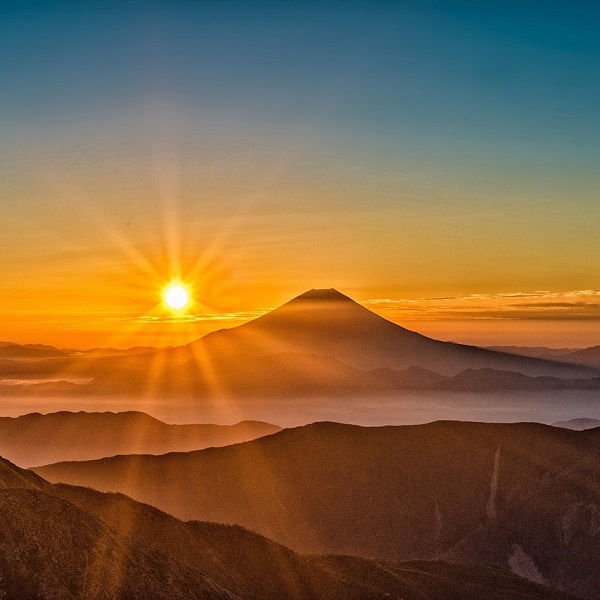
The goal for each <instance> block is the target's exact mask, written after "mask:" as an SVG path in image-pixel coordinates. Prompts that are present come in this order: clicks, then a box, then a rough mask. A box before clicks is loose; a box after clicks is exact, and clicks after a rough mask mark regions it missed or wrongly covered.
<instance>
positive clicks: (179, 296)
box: [163, 283, 190, 310]
mask: <svg viewBox="0 0 600 600" xmlns="http://www.w3.org/2000/svg"><path fill="white" fill-rule="evenodd" d="M163 298H164V300H165V304H166V305H167V306H168V307H169V308H172V309H173V310H182V309H184V308H185V307H186V306H188V304H189V303H190V294H189V292H188V291H187V290H186V289H185V287H184V286H182V285H181V284H179V283H171V284H170V285H168V286H167V287H166V288H165V290H164V292H163Z"/></svg>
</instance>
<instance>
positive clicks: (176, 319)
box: [105, 309, 268, 323]
mask: <svg viewBox="0 0 600 600" xmlns="http://www.w3.org/2000/svg"><path fill="white" fill-rule="evenodd" d="M267 311H268V309H265V310H255V311H239V312H225V313H194V314H182V315H142V316H139V317H120V318H108V319H105V320H107V321H112V322H122V323H203V322H214V321H217V322H218V321H226V322H238V321H239V322H241V321H249V320H250V319H256V318H257V317H260V316H261V315H263V314H265V312H267Z"/></svg>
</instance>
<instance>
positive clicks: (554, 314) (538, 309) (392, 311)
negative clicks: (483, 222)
mask: <svg viewBox="0 0 600 600" xmlns="http://www.w3.org/2000/svg"><path fill="white" fill-rule="evenodd" d="M362 304H363V305H364V306H366V307H367V308H369V309H371V310H373V311H375V312H378V313H381V314H382V315H383V316H386V317H388V318H391V319H393V320H396V321H400V320H406V321H410V320H425V319H427V320H462V319H485V320H489V319H509V320H545V319H547V320H552V319H567V320H600V291H599V290H572V291H568V292H551V291H547V290H539V291H534V292H519V291H515V292H502V293H497V294H465V295H458V296H445V297H434V298H374V299H372V300H366V301H364V302H362Z"/></svg>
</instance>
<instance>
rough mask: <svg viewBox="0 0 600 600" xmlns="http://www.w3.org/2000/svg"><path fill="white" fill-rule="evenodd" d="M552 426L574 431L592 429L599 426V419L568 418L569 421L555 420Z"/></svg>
mask: <svg viewBox="0 0 600 600" xmlns="http://www.w3.org/2000/svg"><path fill="white" fill-rule="evenodd" d="M552 425H553V426H554V427H562V428H563V429H574V430H575V431H584V430H585V429H594V428H595V427H600V420H598V419H587V418H585V417H584V418H579V419H570V420H569V421H557V422H556V423H552Z"/></svg>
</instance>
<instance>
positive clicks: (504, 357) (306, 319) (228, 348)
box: [186, 289, 598, 378]
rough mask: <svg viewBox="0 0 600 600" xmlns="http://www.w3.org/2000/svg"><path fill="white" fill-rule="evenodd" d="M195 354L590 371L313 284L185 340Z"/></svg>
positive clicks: (560, 373) (361, 365)
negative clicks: (431, 327) (401, 318)
mask: <svg viewBox="0 0 600 600" xmlns="http://www.w3.org/2000/svg"><path fill="white" fill-rule="evenodd" d="M186 349H187V351H188V352H190V353H191V354H193V355H195V356H198V357H212V358H214V359H218V357H222V356H226V355H232V354H239V353H243V354H250V355H255V356H268V355H273V354H279V353H300V354H313V355H320V356H329V357H333V358H335V359H337V360H339V361H341V362H343V363H346V364H347V365H350V366H352V367H355V368H358V369H367V370H370V369H377V368H382V367H385V368H389V369H395V370H400V369H406V368H409V367H421V368H425V369H429V370H431V371H435V372H436V373H440V374H443V375H454V374H456V373H459V372H461V371H463V370H465V369H481V368H491V369H498V370H505V371H516V372H519V373H524V374H526V375H535V376H539V375H552V376H555V377H565V378H573V377H591V376H593V375H597V374H598V373H597V372H596V371H594V370H592V369H587V368H585V367H579V366H574V365H565V364H562V363H559V362H554V361H549V360H543V359H536V358H530V357H523V356H517V355H513V354H506V353H502V352H496V351H492V350H485V349H483V348H477V347H475V346H467V345H463V344H457V343H453V342H442V341H439V340H434V339H431V338H429V337H426V336H424V335H421V334H419V333H416V332H414V331H410V330H408V329H405V328H404V327H401V326H400V325H397V324H395V323H392V322H391V321H388V320H387V319H384V318H383V317H380V316H379V315H377V314H375V313H374V312H372V311H370V310H368V309H367V308H365V307H364V306H361V305H360V304H358V303H357V302H355V301H354V300H352V299H351V298H349V297H348V296H345V295H344V294H342V293H341V292H339V291H337V290H335V289H313V290H310V291H308V292H305V293H304V294H301V295H300V296H297V297H296V298H294V299H293V300H290V301H289V302H287V303H286V304H284V305H282V306H281V307H279V308H277V309H275V310H273V311H271V312H269V313H267V314H265V315H263V316H261V317H259V318H257V319H254V320H253V321H250V322H248V323H245V324H243V325H240V326H238V327H234V328H232V329H223V330H220V331H216V332H213V333H210V334H208V335H206V336H204V337H203V338H200V339H199V340H196V341H194V342H192V343H191V344H189V345H188V346H186Z"/></svg>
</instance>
